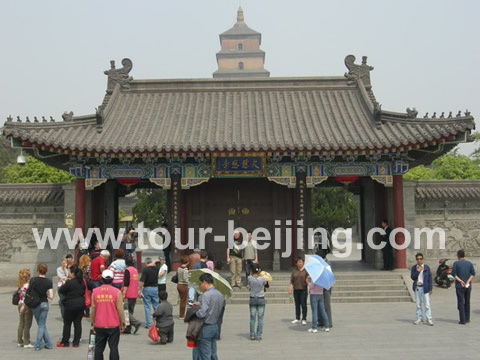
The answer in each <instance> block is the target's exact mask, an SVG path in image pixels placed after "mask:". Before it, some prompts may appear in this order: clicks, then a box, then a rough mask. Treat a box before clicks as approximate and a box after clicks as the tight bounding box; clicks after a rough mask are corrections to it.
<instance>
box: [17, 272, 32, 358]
mask: <svg viewBox="0 0 480 360" xmlns="http://www.w3.org/2000/svg"><path fill="white" fill-rule="evenodd" d="M30 277H31V275H30V269H21V270H20V271H19V272H18V281H17V287H18V294H19V300H18V313H19V314H20V318H19V322H18V332H17V339H18V343H17V346H18V347H23V348H25V349H27V348H33V345H32V344H30V328H31V327H32V320H33V314H32V311H31V310H30V308H29V307H28V306H27V305H25V303H24V299H25V293H26V292H27V289H28V282H29V280H30Z"/></svg>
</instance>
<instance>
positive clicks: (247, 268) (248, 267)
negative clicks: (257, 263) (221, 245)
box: [245, 259, 254, 285]
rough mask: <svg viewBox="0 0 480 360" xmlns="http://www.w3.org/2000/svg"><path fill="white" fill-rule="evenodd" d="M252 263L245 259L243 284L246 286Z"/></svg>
mask: <svg viewBox="0 0 480 360" xmlns="http://www.w3.org/2000/svg"><path fill="white" fill-rule="evenodd" d="M253 264H254V261H253V260H249V259H245V283H246V284H247V285H248V276H249V275H251V272H252V267H253Z"/></svg>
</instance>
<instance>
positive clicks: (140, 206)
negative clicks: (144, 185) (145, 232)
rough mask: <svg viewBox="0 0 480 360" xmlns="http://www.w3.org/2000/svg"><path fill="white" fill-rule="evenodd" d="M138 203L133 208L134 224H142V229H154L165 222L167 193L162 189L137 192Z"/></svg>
mask: <svg viewBox="0 0 480 360" xmlns="http://www.w3.org/2000/svg"><path fill="white" fill-rule="evenodd" d="M137 196H138V199H139V200H138V202H137V204H136V205H135V206H134V207H133V217H134V219H135V221H136V222H139V223H140V222H142V221H143V222H144V227H148V228H150V229H155V228H157V227H160V226H162V223H164V222H166V221H167V191H166V190H163V189H153V190H152V189H140V190H137Z"/></svg>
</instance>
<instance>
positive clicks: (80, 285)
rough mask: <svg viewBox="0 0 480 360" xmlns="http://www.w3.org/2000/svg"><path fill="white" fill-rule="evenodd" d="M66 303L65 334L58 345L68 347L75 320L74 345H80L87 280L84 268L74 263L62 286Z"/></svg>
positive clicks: (61, 289) (61, 291)
mask: <svg viewBox="0 0 480 360" xmlns="http://www.w3.org/2000/svg"><path fill="white" fill-rule="evenodd" d="M59 292H60V293H61V294H62V295H63V298H64V303H65V317H64V318H63V336H62V340H61V341H60V342H59V343H58V344H57V347H68V346H69V345H70V344H69V339H70V332H71V328H72V322H73V329H74V331H73V343H72V346H73V347H78V345H79V343H80V338H81V337H82V318H83V311H84V309H85V303H84V296H85V282H84V281H83V274H82V270H80V268H78V267H77V266H75V265H73V266H72V267H71V268H70V275H69V280H68V281H67V282H66V283H65V284H64V285H63V286H62V287H61V288H60V290H59Z"/></svg>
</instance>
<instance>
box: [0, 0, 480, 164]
mask: <svg viewBox="0 0 480 360" xmlns="http://www.w3.org/2000/svg"><path fill="white" fill-rule="evenodd" d="M239 5H241V6H242V8H243V10H244V16H245V22H246V23H247V24H248V26H249V27H251V28H252V29H254V30H256V31H258V32H260V33H262V45H261V48H262V49H263V50H264V51H265V52H266V59H265V68H266V69H268V70H269V71H270V74H271V75H270V76H271V77H295V76H343V74H344V73H345V72H346V71H347V69H346V68H345V65H344V59H345V56H346V55H349V54H353V55H355V56H356V58H357V61H356V62H357V63H360V62H361V57H362V56H363V55H366V56H368V64H369V65H371V66H374V67H375V69H374V70H373V72H372V73H371V80H372V85H373V91H374V93H375V95H376V98H377V101H378V102H379V103H381V104H382V109H384V110H389V111H398V112H405V109H406V108H407V107H415V108H416V109H417V110H418V111H419V115H422V116H423V115H424V114H425V113H426V112H429V113H430V115H432V114H433V112H437V116H438V115H440V114H441V112H445V113H446V114H448V112H450V111H452V112H453V113H454V114H456V113H457V112H458V110H462V112H463V111H465V110H467V109H468V110H469V111H470V112H471V113H472V115H473V116H476V117H477V119H476V124H477V128H478V127H479V125H480V122H479V120H478V119H480V99H479V94H480V72H479V65H480V41H479V35H480V22H479V21H478V14H480V1H476V0H470V1H467V0H456V1H444V0H422V1H418V0H415V1H414V0H403V1H390V0H361V1H360V0H358V1H354V0H337V1H331V0H330V1H322V0H296V1H284V0H242V1H238V0H237V1H233V0H203V1H199V0H175V1H173V0H169V1H165V0H155V1H154V0H149V1H147V0H136V1H131V0H129V1H126V0H115V1H113V0H102V1H98V0H82V1H73V0H42V1H38V0H28V1H27V0H25V1H20V0H19V1H8V2H7V1H2V2H1V3H0V14H2V21H1V22H0V34H1V36H0V45H1V46H0V51H1V56H0V69H2V79H1V80H0V126H1V124H3V122H4V121H5V120H6V118H7V117H8V116H9V115H12V116H13V117H14V118H15V117H16V116H20V117H21V118H23V119H24V118H25V117H26V116H29V117H30V119H33V116H37V117H39V118H41V116H45V117H47V118H48V117H50V116H53V117H54V118H55V119H57V120H61V114H62V113H63V112H64V111H68V112H69V111H73V112H74V113H75V116H78V115H86V114H92V113H94V111H95V108H96V107H97V106H98V105H100V104H101V102H102V99H103V96H104V94H105V89H106V84H107V77H106V75H104V74H103V72H104V70H107V69H109V68H110V64H109V62H110V60H115V61H116V63H117V68H120V67H121V60H122V59H123V58H125V57H128V58H130V59H131V60H132V61H133V69H132V71H131V72H130V75H131V76H133V77H134V79H168V78H211V77H212V73H213V72H214V71H215V70H216V69H217V64H216V58H215V54H216V52H217V51H219V50H220V42H219V37H218V35H219V34H220V33H222V32H223V31H225V30H227V29H229V28H231V27H232V26H233V24H234V23H235V21H236V11H237V8H238V6H239ZM473 148H474V145H473V144H464V145H461V146H460V152H461V153H464V154H467V155H468V154H469V153H471V152H472V150H473Z"/></svg>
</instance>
